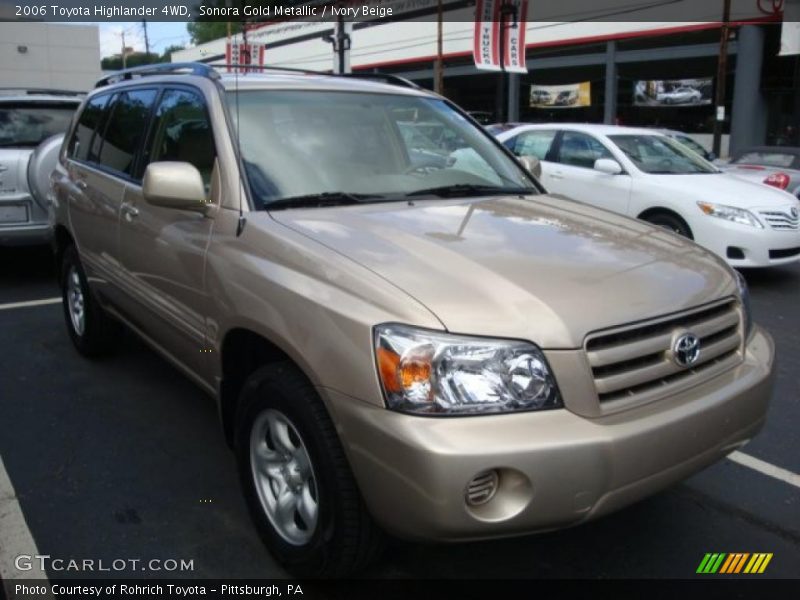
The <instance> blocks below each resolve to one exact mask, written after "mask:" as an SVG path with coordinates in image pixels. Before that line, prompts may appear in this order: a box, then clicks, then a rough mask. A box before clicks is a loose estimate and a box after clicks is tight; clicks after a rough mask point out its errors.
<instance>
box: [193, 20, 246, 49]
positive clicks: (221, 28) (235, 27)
mask: <svg viewBox="0 0 800 600" xmlns="http://www.w3.org/2000/svg"><path fill="white" fill-rule="evenodd" d="M186 30H187V31H188V32H189V37H190V38H191V40H192V43H193V44H195V45H197V44H205V43H206V42H210V41H212V40H218V39H219V38H223V37H225V36H226V35H228V24H227V23H224V22H221V21H194V22H192V23H187V24H186ZM241 30H242V24H241V23H239V22H235V23H231V33H239V32H240V31H241Z"/></svg>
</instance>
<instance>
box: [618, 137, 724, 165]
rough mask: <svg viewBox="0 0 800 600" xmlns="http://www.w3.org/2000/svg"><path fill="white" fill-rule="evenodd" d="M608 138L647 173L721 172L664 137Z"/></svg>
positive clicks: (690, 151) (682, 146)
mask: <svg viewBox="0 0 800 600" xmlns="http://www.w3.org/2000/svg"><path fill="white" fill-rule="evenodd" d="M608 137H609V139H611V141H612V142H614V143H615V144H616V145H617V146H618V147H619V149H620V150H622V151H623V152H624V153H625V154H626V156H627V157H628V158H630V159H631V160H632V161H633V164H635V165H636V167H637V168H638V169H639V170H640V171H643V172H645V173H650V174H663V175H686V174H692V173H718V172H719V171H718V170H717V168H716V167H714V165H712V164H711V163H709V162H708V161H707V160H705V159H704V158H702V157H701V156H699V155H698V154H697V153H696V152H694V151H692V150H690V149H689V148H686V147H685V146H684V145H683V144H681V143H680V142H676V141H674V140H672V139H670V138H668V137H667V136H664V135H647V134H631V135H629V134H625V135H610V136H608Z"/></svg>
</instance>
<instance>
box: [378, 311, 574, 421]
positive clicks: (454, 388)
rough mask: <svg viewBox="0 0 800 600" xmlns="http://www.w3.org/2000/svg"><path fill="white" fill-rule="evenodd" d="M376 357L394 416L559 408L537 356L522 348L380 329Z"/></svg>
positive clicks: (552, 382)
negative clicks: (398, 413) (399, 414)
mask: <svg viewBox="0 0 800 600" xmlns="http://www.w3.org/2000/svg"><path fill="white" fill-rule="evenodd" d="M375 357H376V362H377V366H378V375H379V377H380V380H381V385H382V386H383V393H384V395H385V397H386V403H387V404H388V406H389V408H392V409H394V410H398V411H402V412H409V413H418V414H426V415H453V414H456V415H463V414H477V413H500V412H513V411H523V410H543V409H550V408H559V407H561V406H563V404H562V402H561V396H560V394H559V392H558V387H557V386H556V382H555V379H554V378H553V375H552V373H551V372H550V368H549V367H548V366H547V361H546V360H545V358H544V355H543V354H542V351H541V350H539V348H537V347H536V346H534V345H533V344H529V343H526V342H518V341H513V340H496V339H484V338H472V337H462V336H455V335H450V334H446V333H437V332H433V331H427V330H422V329H416V328H413V327H408V326H404V325H379V326H378V327H376V328H375Z"/></svg>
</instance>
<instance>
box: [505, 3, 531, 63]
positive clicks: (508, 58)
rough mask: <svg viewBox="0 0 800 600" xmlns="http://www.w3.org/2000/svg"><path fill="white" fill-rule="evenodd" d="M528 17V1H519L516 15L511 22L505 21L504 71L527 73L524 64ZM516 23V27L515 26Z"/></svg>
mask: <svg viewBox="0 0 800 600" xmlns="http://www.w3.org/2000/svg"><path fill="white" fill-rule="evenodd" d="M527 17H528V0H521V1H520V2H518V3H517V6H516V15H515V17H514V18H513V20H512V21H511V22H508V21H506V39H505V42H506V47H505V53H506V54H505V57H504V58H503V62H504V63H505V64H504V66H505V69H506V71H509V72H510V73H527V72H528V65H527V64H525V25H526V23H527ZM515 23H516V25H515Z"/></svg>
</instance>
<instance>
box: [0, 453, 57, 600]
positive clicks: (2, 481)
mask: <svg viewBox="0 0 800 600" xmlns="http://www.w3.org/2000/svg"><path fill="white" fill-rule="evenodd" d="M38 554H39V550H38V549H37V548H36V542H35V541H34V540H33V535H31V530H30V529H28V524H27V523H26V522H25V516H24V515H23V514H22V509H21V508H20V506H19V501H18V500H17V494H16V492H15V491H14V486H12V485H11V480H10V479H9V478H8V473H6V468H5V465H3V457H2V456H0V579H2V580H3V582H5V585H7V586H9V587H8V588H6V589H7V591H9V596H10V597H11V598H13V597H14V594H10V585H11V580H14V579H39V580H44V581H42V582H41V583H47V573H46V572H45V571H44V570H43V569H41V567H40V564H39V561H38V560H35V559H33V557H34V556H37V555H38ZM20 555H25V556H29V557H31V559H30V566H31V569H30V570H29V571H20V570H19V569H17V568H16V565H15V559H16V557H17V556H20ZM26 564H27V561H26Z"/></svg>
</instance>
